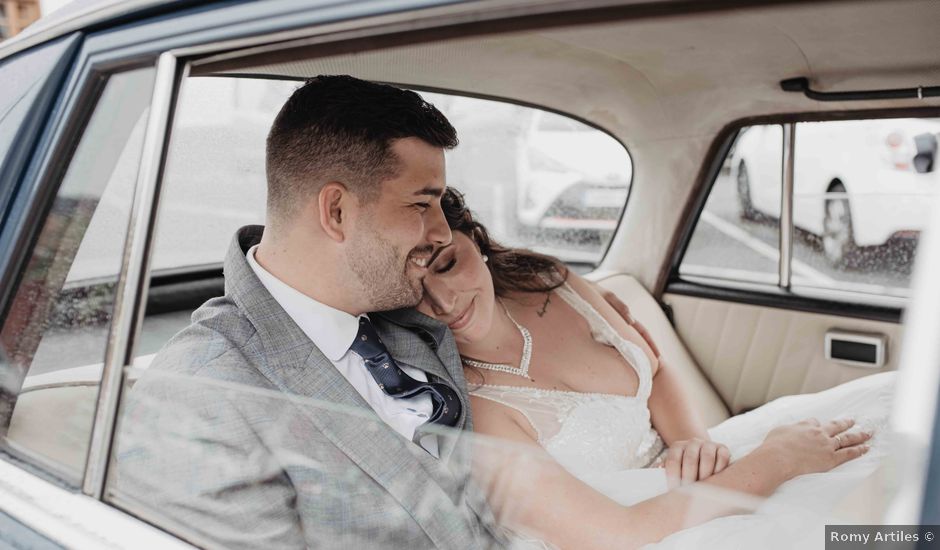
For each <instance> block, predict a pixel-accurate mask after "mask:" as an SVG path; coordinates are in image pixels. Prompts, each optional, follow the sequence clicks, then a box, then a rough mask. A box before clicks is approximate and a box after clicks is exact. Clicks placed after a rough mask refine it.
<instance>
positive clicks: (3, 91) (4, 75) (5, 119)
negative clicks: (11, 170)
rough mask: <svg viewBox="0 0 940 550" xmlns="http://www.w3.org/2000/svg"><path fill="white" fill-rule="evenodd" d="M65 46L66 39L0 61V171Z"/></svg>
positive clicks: (66, 43) (66, 44)
mask: <svg viewBox="0 0 940 550" xmlns="http://www.w3.org/2000/svg"><path fill="white" fill-rule="evenodd" d="M67 46H68V40H67V39H62V40H59V41H57V42H54V43H52V44H49V45H47V46H43V47H41V48H35V49H32V50H29V51H28V52H23V53H21V54H19V55H16V56H14V57H12V58H11V59H8V60H4V61H2V62H0V80H2V81H3V85H2V86H0V169H2V167H3V165H4V164H5V158H6V153H7V150H8V149H9V148H10V145H11V144H12V143H13V140H14V138H15V137H16V134H17V132H18V131H19V129H20V126H21V125H22V123H23V120H24V118H25V117H26V114H27V113H28V112H29V108H30V106H31V105H32V103H33V100H34V99H35V97H36V94H38V93H39V90H40V89H41V88H42V86H43V83H44V82H45V80H46V78H48V76H49V74H50V72H51V70H52V67H53V65H55V62H56V61H57V60H58V59H59V57H60V56H61V55H62V54H63V53H64V51H65V49H66V48H67Z"/></svg>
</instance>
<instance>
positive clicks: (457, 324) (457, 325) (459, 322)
mask: <svg viewBox="0 0 940 550" xmlns="http://www.w3.org/2000/svg"><path fill="white" fill-rule="evenodd" d="M475 304H476V299H474V300H472V301H471V302H470V306H469V307H467V309H465V310H464V312H463V313H462V314H461V315H460V317H457V318H456V319H455V320H454V322H452V323H451V324H449V325H447V326H449V327H450V330H460V329H462V328H463V327H465V326H467V324H468V323H470V318H471V317H472V316H473V310H474V308H475Z"/></svg>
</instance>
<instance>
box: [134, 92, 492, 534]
mask: <svg viewBox="0 0 940 550" xmlns="http://www.w3.org/2000/svg"><path fill="white" fill-rule="evenodd" d="M456 144H457V136H456V132H455V130H454V128H453V127H452V126H451V125H450V123H449V122H448V121H447V119H446V118H445V117H444V116H443V115H442V114H441V113H440V112H439V111H438V110H437V109H436V108H434V107H433V106H432V105H430V104H428V103H426V102H425V101H423V100H422V99H421V98H420V97H419V96H418V95H417V94H415V93H414V92H410V91H405V90H400V89H397V88H394V87H391V86H385V85H379V84H373V83H369V82H364V81H360V80H356V79H354V78H351V77H348V76H321V77H317V78H314V79H312V80H310V81H308V82H307V83H306V84H305V85H304V86H303V87H301V88H300V89H298V90H297V91H296V92H294V94H293V95H292V96H291V97H290V99H289V100H288V101H287V103H286V104H285V105H284V106H283V107H282V109H281V111H280V113H279V114H278V116H277V118H276V120H275V121H274V124H273V125H272V127H271V130H270V133H269V135H268V141H267V151H266V168H267V180H268V201H267V225H266V226H265V227H264V228H262V227H258V226H254V227H246V228H242V229H241V230H240V231H239V232H238V234H237V235H236V236H235V239H234V241H233V242H232V245H231V247H230V249H229V253H228V256H227V257H226V260H225V267H224V270H225V286H226V289H225V296H223V297H221V298H216V299H213V300H210V301H209V302H207V303H206V304H204V305H203V306H202V307H200V308H199V309H198V310H197V311H196V312H194V314H193V318H192V325H191V326H189V327H188V328H186V329H184V330H183V331H182V332H181V333H179V334H178V335H176V336H175V337H174V338H173V339H172V340H171V341H170V342H169V343H168V344H167V346H166V347H165V348H164V349H163V350H161V352H160V353H159V354H158V356H157V357H156V358H155V359H154V362H153V364H152V365H151V366H150V368H149V369H148V370H147V372H146V373H144V375H143V376H142V377H141V379H140V380H139V381H138V382H137V383H136V385H135V386H134V388H133V390H132V391H131V392H130V393H129V399H128V401H129V404H128V407H127V415H126V416H125V418H124V421H123V425H122V433H121V434H119V439H118V445H119V453H118V483H117V485H116V487H117V496H118V498H119V499H123V500H125V501H130V502H131V503H132V504H136V505H138V506H144V507H147V508H149V509H151V510H153V511H155V512H158V513H160V514H162V515H163V516H164V518H163V519H162V520H161V521H163V522H171V523H177V524H178V525H179V527H180V528H181V530H182V531H183V532H190V533H193V531H195V533H193V534H192V536H193V537H194V540H197V541H203V542H205V543H207V544H223V545H224V546H226V547H262V546H268V547H301V546H315V547H320V546H326V547H333V546H357V547H359V546H364V545H365V546H380V547H392V546H394V547H403V548H426V547H438V548H479V547H490V546H494V545H495V544H496V543H497V538H496V537H495V535H494V529H493V526H492V518H491V517H490V515H489V512H488V511H487V509H486V506H485V502H484V501H483V499H482V497H481V496H480V495H479V494H478V493H475V492H474V489H473V487H472V486H471V485H468V483H467V478H466V454H465V449H463V448H462V446H461V445H460V441H459V439H460V438H459V433H460V432H459V430H468V431H469V430H471V429H472V424H471V419H470V415H469V407H468V404H467V391H466V386H465V382H464V379H463V375H462V371H461V367H460V362H459V359H458V356H457V353H456V348H455V347H454V343H453V338H452V337H451V336H450V335H449V333H448V332H447V330H446V327H444V326H443V325H440V324H439V323H435V322H433V321H431V320H429V319H427V318H425V317H423V316H421V315H420V314H417V313H416V312H412V311H408V310H405V311H398V312H394V313H388V314H372V315H366V314H367V312H376V311H390V310H396V309H400V308H405V307H409V306H413V305H415V304H417V303H418V302H419V301H420V299H421V295H422V286H421V280H422V277H423V275H424V273H425V271H426V269H427V265H428V260H429V258H430V257H431V255H432V254H433V253H434V251H435V250H436V249H437V248H438V247H441V246H444V245H446V244H448V243H449V242H450V240H451V233H450V229H449V228H448V227H447V223H446V221H445V219H444V216H443V212H442V211H441V208H440V196H441V194H442V193H443V191H444V189H445V177H444V173H445V170H444V150H445V149H450V148H452V147H454V146H455V145H456ZM370 346H371V347H370ZM357 411H359V412H360V414H355V413H356V412H357ZM373 411H374V413H373ZM375 416H378V420H377V419H375ZM438 427H441V428H443V429H445V430H446V429H447V428H450V432H449V433H450V434H454V435H446V436H443V435H440V434H438V433H435V428H438ZM437 431H440V430H437Z"/></svg>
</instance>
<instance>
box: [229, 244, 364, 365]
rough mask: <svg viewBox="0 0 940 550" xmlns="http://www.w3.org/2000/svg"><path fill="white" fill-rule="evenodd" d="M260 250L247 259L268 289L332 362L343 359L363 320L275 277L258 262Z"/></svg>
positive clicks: (248, 254)
mask: <svg viewBox="0 0 940 550" xmlns="http://www.w3.org/2000/svg"><path fill="white" fill-rule="evenodd" d="M256 248H258V245H254V246H252V247H251V248H249V249H248V252H247V253H246V254H245V256H246V257H247V259H248V265H250V266H251V269H252V271H254V272H255V274H256V275H257V276H258V279H260V280H261V284H263V285H264V288H266V289H267V290H268V292H270V293H271V297H273V298H274V299H275V300H276V301H277V303H278V304H280V306H281V307H282V308H284V311H285V312H286V313H287V315H288V316H290V318H291V319H292V320H293V321H294V322H295V323H296V324H297V326H298V327H300V330H302V331H304V334H306V335H307V337H308V338H310V340H311V341H312V342H313V343H314V345H316V346H317V347H318V348H319V349H320V351H321V352H323V355H326V356H327V358H329V359H330V360H331V361H339V360H340V359H342V357H343V356H344V355H346V352H348V351H349V347H350V346H351V345H352V343H353V340H355V338H356V335H357V334H358V333H359V317H356V316H353V315H350V314H349V313H346V312H345V311H340V310H338V309H336V308H334V307H330V306H328V305H326V304H324V303H322V302H318V301H317V300H314V299H313V298H311V297H310V296H307V295H306V294H304V293H302V292H300V291H299V290H297V289H295V288H293V287H291V286H289V285H288V284H287V283H285V282H283V281H281V280H280V279H278V278H277V277H275V276H274V275H272V274H271V273H270V272H269V271H268V270H266V269H265V268H263V267H261V264H259V263H258V261H257V260H256V259H255V249H256Z"/></svg>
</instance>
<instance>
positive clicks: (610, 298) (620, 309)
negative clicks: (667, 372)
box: [591, 281, 660, 359]
mask: <svg viewBox="0 0 940 550" xmlns="http://www.w3.org/2000/svg"><path fill="white" fill-rule="evenodd" d="M591 284H592V285H594V288H595V289H596V290H597V291H598V292H599V293H600V295H601V296H603V297H604V299H605V300H607V303H608V304H610V305H611V306H612V307H613V308H614V309H615V310H616V311H617V313H619V314H620V316H621V317H623V320H624V321H626V322H627V324H628V325H630V326H631V327H633V328H635V329H636V331H637V332H639V333H640V336H642V337H643V339H644V340H646V344H647V345H648V346H649V347H650V349H651V350H653V355H655V356H656V358H657V359H659V358H660V353H659V348H657V347H656V343H655V342H653V337H652V336H650V333H649V331H647V330H646V327H644V326H643V323H640V322H639V321H637V320H636V319H634V318H633V315H630V308H629V307H628V306H627V304H625V303H623V301H622V300H621V299H620V298H618V297H617V295H616V294H614V293H613V292H611V291H610V290H607V289H606V288H604V287H602V286H601V285H599V284H597V283H595V282H593V281H592V282H591Z"/></svg>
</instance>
